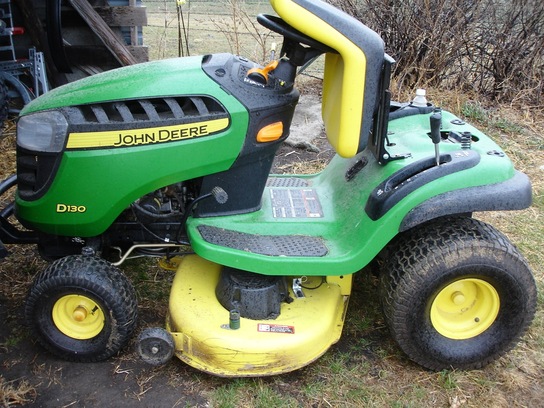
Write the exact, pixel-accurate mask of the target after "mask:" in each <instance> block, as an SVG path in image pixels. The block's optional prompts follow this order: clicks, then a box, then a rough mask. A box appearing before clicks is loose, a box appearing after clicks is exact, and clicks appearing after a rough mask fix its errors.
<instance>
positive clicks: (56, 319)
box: [25, 256, 138, 362]
mask: <svg viewBox="0 0 544 408" xmlns="http://www.w3.org/2000/svg"><path fill="white" fill-rule="evenodd" d="M137 310H138V308H137V301H136V294H135V291H134V289H133V287H132V285H131V283H130V281H129V280H128V279H127V278H126V277H125V275H123V273H122V272H121V271H120V270H119V269H117V268H116V267H114V266H113V265H111V264H110V263H108V262H107V261H105V260H103V259H101V258H97V257H93V256H67V257H65V258H62V259H59V260H57V261H55V262H53V263H52V264H51V265H50V266H49V267H48V268H47V269H46V270H45V271H43V272H42V273H41V274H40V275H38V277H37V278H36V281H35V282H34V285H33V287H32V288H31V290H30V294H29V296H28V299H27V302H26V306H25V316H26V320H27V322H28V324H29V326H30V328H31V330H32V332H33V334H34V335H35V337H36V339H37V340H38V341H39V342H40V343H41V344H42V345H43V346H44V347H45V348H46V349H48V350H49V351H50V352H52V353H53V354H55V355H57V356H58V357H61V358H63V359H65V360H69V361H78V362H91V361H101V360H105V359H107V358H108V357H110V356H112V355H113V354H115V353H117V352H118V351H119V350H120V349H121V348H122V347H123V346H124V345H125V343H126V342H127V341H128V339H129V338H130V337H131V335H132V333H133V331H134V329H135V327H136V323H137Z"/></svg>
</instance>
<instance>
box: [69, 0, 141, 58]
mask: <svg viewBox="0 0 544 408" xmlns="http://www.w3.org/2000/svg"><path fill="white" fill-rule="evenodd" d="M69 1H70V4H71V5H72V7H73V8H74V9H76V11H77V12H78V13H79V14H80V15H81V17H82V18H83V19H84V20H85V21H86V22H87V24H88V25H89V27H91V28H92V30H93V32H94V33H95V34H96V35H97V36H98V38H100V40H101V41H102V42H103V43H104V45H105V46H106V48H107V49H108V50H109V51H110V52H111V53H112V54H113V56H114V57H115V59H117V61H119V63H120V64H121V65H123V66H125V65H133V64H136V63H137V62H138V61H136V59H135V58H134V57H133V56H132V54H131V53H130V51H129V50H128V49H127V47H126V45H125V44H124V42H123V41H122V40H121V39H120V38H118V37H117V35H115V33H114V32H113V31H112V29H111V28H110V27H109V26H108V25H107V24H106V22H105V21H104V20H103V19H102V18H101V17H100V16H99V15H98V13H97V12H96V11H95V10H94V9H93V7H92V6H91V5H90V4H89V2H88V1H87V0H69Z"/></svg>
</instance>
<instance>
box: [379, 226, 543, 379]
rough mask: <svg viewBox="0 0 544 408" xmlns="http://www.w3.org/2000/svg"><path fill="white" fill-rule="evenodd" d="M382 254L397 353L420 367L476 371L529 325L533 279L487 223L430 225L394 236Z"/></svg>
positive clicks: (533, 305) (384, 291)
mask: <svg viewBox="0 0 544 408" xmlns="http://www.w3.org/2000/svg"><path fill="white" fill-rule="evenodd" d="M388 254H389V255H388V257H387V261H385V262H384V264H383V266H384V269H383V273H382V278H381V291H382V305H383V310H384V315H385V318H386V321H387V323H388V326H389V329H390V330H391V333H392V336H393V338H394V339H395V341H396V342H397V343H398V345H399V346H400V348H401V349H402V350H403V351H404V352H405V353H406V354H407V355H408V356H409V357H410V358H411V359H413V360H414V361H416V362H417V363H419V364H421V365H422V366H425V367H427V368H430V369H434V370H442V369H446V368H461V369H473V368H480V367H482V366H484V365H486V364H488V363H489V362H491V361H493V360H494V359H496V358H498V357H499V356H501V355H503V354H504V353H505V352H507V351H508V350H509V349H511V348H512V347H513V346H514V345H515V343H516V342H517V341H518V340H519V338H520V337H521V336H522V335H523V333H524V332H525V330H526V329H527V327H528V326H529V324H530V323H531V321H532V319H533V316H534V313H535V308H536V285H535V282H534V278H533V275H532V273H531V271H530V269H529V267H528V265H527V263H526V261H525V260H524V259H523V257H522V256H521V254H520V253H519V252H518V251H517V250H516V249H515V248H514V246H513V245H512V244H511V243H510V242H509V241H508V239H507V238H506V237H505V236H504V235H503V234H501V233H500V232H498V231H497V230H495V229H494V228H493V227H491V226H489V225H487V224H485V223H482V222H480V221H477V220H474V219H471V218H461V217H456V218H445V219H440V220H436V221H433V222H430V223H427V224H425V225H422V226H420V227H417V228H415V229H414V230H411V231H409V232H407V233H405V234H403V235H402V236H400V237H399V238H398V239H397V240H396V242H395V243H393V244H392V246H391V247H390V250H389V251H388Z"/></svg>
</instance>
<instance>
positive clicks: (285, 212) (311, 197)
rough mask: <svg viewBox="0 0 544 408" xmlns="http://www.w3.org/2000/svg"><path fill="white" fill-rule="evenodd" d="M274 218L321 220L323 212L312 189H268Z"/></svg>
mask: <svg viewBox="0 0 544 408" xmlns="http://www.w3.org/2000/svg"><path fill="white" fill-rule="evenodd" d="M270 199H271V202H272V212H273V214H274V218H321V217H323V210H322V209H321V203H320V202H319V197H318V196H317V192H316V191H315V190H314V189H313V188H302V189H300V188H273V189H270Z"/></svg>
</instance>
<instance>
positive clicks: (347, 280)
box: [167, 255, 352, 377]
mask: <svg viewBox="0 0 544 408" xmlns="http://www.w3.org/2000/svg"><path fill="white" fill-rule="evenodd" d="M220 272H221V265H218V264H215V263H212V262H209V261H207V260H204V259H203V258H200V257H198V256H197V255H190V256H186V257H184V258H183V260H182V261H181V263H180V265H179V267H178V270H177V273H176V276H175V278H174V282H173V285H172V291H171V293H170V304H169V317H168V319H167V329H168V331H170V333H171V334H172V336H173V337H174V341H175V354H176V355H177V356H178V357H179V358H180V359H181V360H182V361H184V362H186V363H187V364H189V365H190V366H192V367H195V368H197V369H199V370H202V371H206V372H209V373H212V374H215V375H220V376H225V377H243V376H252V377H254V376H264V375H273V374H280V373H285V372H289V371H293V370H296V369H298V368H300V367H303V366H305V365H307V364H309V363H311V362H312V361H314V360H315V359H317V358H318V357H319V356H321V355H322V354H323V353H325V351H327V349H328V348H329V347H330V346H331V345H332V344H334V343H336V342H337V341H338V339H339V338H340V335H341V332H342V326H343V323H344V316H345V312H346V309H347V305H348V300H349V294H350V292H351V278H352V277H351V275H348V276H335V277H327V279H326V281H325V282H324V283H323V284H322V285H320V283H321V281H322V278H321V277H309V278H308V279H307V280H306V281H305V283H304V287H307V288H315V289H303V291H304V295H305V297H304V298H295V296H294V294H293V293H292V289H290V295H291V297H293V298H294V301H293V302H292V303H289V304H287V303H283V304H282V306H281V314H280V316H279V317H278V318H276V319H274V320H250V319H246V318H240V327H239V329H230V328H229V311H228V310H226V309H225V308H224V307H223V306H222V305H221V304H220V303H219V302H218V301H217V299H216V296H215V287H216V286H217V283H218V281H219V277H220Z"/></svg>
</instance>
